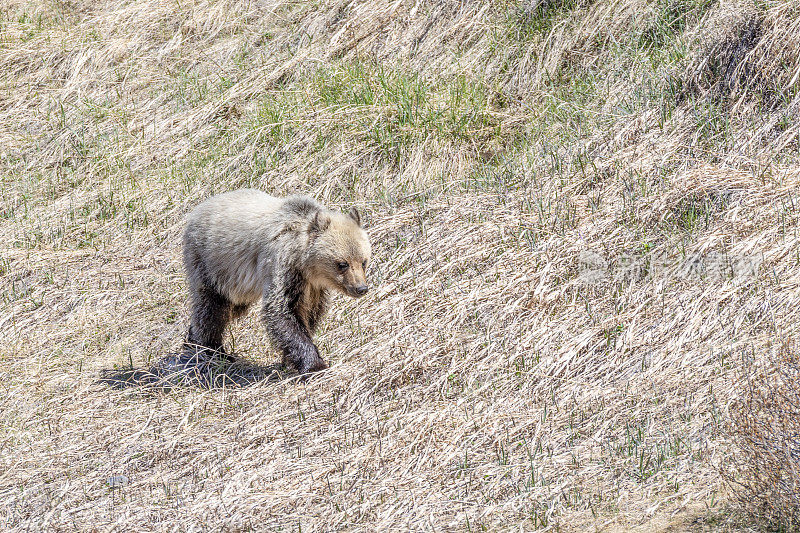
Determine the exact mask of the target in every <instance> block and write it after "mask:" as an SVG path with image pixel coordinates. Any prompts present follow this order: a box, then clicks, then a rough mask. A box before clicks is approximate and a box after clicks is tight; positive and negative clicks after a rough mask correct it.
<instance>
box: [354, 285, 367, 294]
mask: <svg viewBox="0 0 800 533" xmlns="http://www.w3.org/2000/svg"><path fill="white" fill-rule="evenodd" d="M368 290H369V287H367V286H366V285H361V286H359V287H356V294H358V295H359V296H364V295H365V294H367V291H368Z"/></svg>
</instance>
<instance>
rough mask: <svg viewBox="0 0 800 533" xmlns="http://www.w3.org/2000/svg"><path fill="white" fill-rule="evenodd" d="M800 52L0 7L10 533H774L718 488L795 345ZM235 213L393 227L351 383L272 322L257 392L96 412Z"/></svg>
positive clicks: (586, 26) (340, 364) (222, 391)
mask: <svg viewBox="0 0 800 533" xmlns="http://www.w3.org/2000/svg"><path fill="white" fill-rule="evenodd" d="M798 50H800V9H798V7H797V4H796V3H795V2H793V1H790V0H784V1H777V0H775V1H769V2H758V3H751V2H748V1H715V0H659V1H653V2H645V1H644V0H623V1H611V0H595V1H589V0H542V1H533V2H527V3H516V2H503V1H497V2H492V3H484V2H469V1H467V2H450V1H444V2H425V1H419V2H405V1H402V0H398V1H393V2H386V1H373V2H357V1H350V2H327V1H322V2H314V3H311V2H308V3H306V2H278V1H270V0H265V1H246V2H244V1H243V2H237V1H233V0H230V1H213V0H209V1H191V0H189V1H181V2H177V1H172V2H167V1H156V0H142V1H136V2H124V1H120V0H108V1H105V2H95V1H89V0H85V1H82V0H75V1H66V0H64V1H62V0H59V1H52V2H51V1H48V2H27V1H22V0H11V1H10V2H5V3H4V4H3V7H2V8H0V176H2V197H0V247H1V248H0V250H1V252H0V274H2V277H1V278H0V293H1V294H2V296H1V298H2V300H0V301H1V302H2V303H1V304H0V305H1V306H2V307H0V328H2V331H3V335H2V338H0V361H2V370H0V377H1V378H2V380H0V383H2V386H3V393H2V395H0V412H1V413H2V417H0V420H2V422H0V423H1V424H2V426H0V427H1V428H2V430H1V431H0V502H3V503H2V504H1V505H0V520H1V521H2V522H0V523H2V524H3V526H4V527H6V528H9V529H18V530H22V529H32V530H39V529H60V530H71V529H81V530H85V529H98V530H107V529H115V530H116V529H120V530H143V531H144V530H153V529H158V530H184V529H185V530H198V529H206V528H207V529H228V530H248V529H263V528H269V529H274V530H295V529H302V530H304V531H305V530H363V529H390V528H391V529H396V530H420V529H422V530H437V531H438V530H476V529H481V528H485V529H489V530H496V529H516V528H522V529H537V528H541V529H560V530H573V529H576V530H594V529H597V530H607V531H616V530H637V529H638V530H641V531H651V530H687V529H694V530H705V529H715V530H716V529H719V530H730V529H742V528H752V529H758V528H760V527H762V525H763V524H762V523H761V522H758V521H756V520H755V519H752V518H749V517H748V515H744V514H740V513H739V505H738V500H737V498H735V497H734V496H733V495H732V494H731V491H730V489H729V486H728V485H725V484H724V483H723V481H722V478H721V476H720V465H722V468H723V469H724V464H725V460H726V457H730V455H731V454H732V453H736V452H735V449H736V448H735V445H736V443H735V442H731V439H730V437H729V432H727V430H726V429H725V428H726V427H729V426H730V423H729V422H728V420H729V418H728V416H729V414H728V413H729V410H728V408H729V406H730V405H731V402H732V401H733V400H735V399H736V398H737V395H738V394H739V393H740V391H741V387H740V386H739V384H740V383H742V382H744V381H746V379H747V376H748V372H750V369H751V368H756V367H758V368H761V367H762V366H763V365H764V364H767V362H768V361H771V360H772V358H773V356H774V354H775V353H776V352H778V351H779V350H780V349H782V348H780V347H781V346H785V344H786V342H789V340H790V339H791V338H792V337H793V336H796V334H797V333H798V323H800V320H798V319H800V306H798V302H799V300H798V290H799V289H800V286H799V285H800V269H798V266H800V264H799V263H800V251H799V250H798V222H799V218H798V217H799V216H800V211H799V209H800V204H799V202H800V165H799V164H798V163H799V161H798V134H799V133H800V122H798V111H799V109H800V92H798V89H800V82H799V81H798V80H799V79H800V55H799V54H798ZM242 186H254V187H258V188H262V189H264V190H267V191H271V192H273V193H275V194H278V195H283V194H288V193H294V192H304V193H309V194H311V195H313V196H315V197H317V198H318V199H320V200H321V201H323V202H324V203H326V204H328V205H330V206H333V207H339V208H341V209H343V210H345V209H346V208H348V207H349V206H350V205H356V206H358V207H359V208H361V209H362V210H363V212H364V213H365V216H366V220H367V222H366V225H367V227H368V229H369V233H370V235H371V238H372V241H373V245H374V265H373V267H371V268H372V270H371V272H370V277H371V280H372V284H373V286H374V290H373V291H371V293H370V295H369V296H368V297H366V298H364V299H362V300H359V301H357V302H356V301H352V300H347V299H344V298H342V297H337V299H336V301H335V303H334V306H333V311H332V312H331V314H330V315H329V317H328V319H327V320H326V322H325V324H324V326H323V331H322V332H321V333H320V334H319V335H318V344H319V345H320V348H321V350H322V351H323V353H324V354H326V357H327V358H328V359H329V360H330V361H331V363H332V366H331V369H330V370H328V371H326V372H324V373H322V374H321V375H319V376H317V377H316V378H315V379H313V380H311V381H309V382H307V383H305V384H302V383H298V382H297V381H296V379H292V376H291V374H290V373H287V372H285V370H284V369H280V368H276V367H270V366H268V365H271V364H273V363H275V362H276V361H277V359H278V356H277V354H276V353H275V351H274V350H273V349H272V348H270V347H269V344H268V340H267V338H266V335H265V334H264V332H263V328H261V327H260V325H259V324H258V316H257V313H255V312H254V313H252V314H251V315H250V316H248V317H247V318H246V319H244V320H243V321H241V322H240V323H238V324H237V325H235V327H233V328H232V331H231V334H232V338H231V339H230V340H229V344H231V345H232V348H233V349H234V350H235V351H236V352H237V353H239V354H241V355H242V356H243V357H244V358H245V359H246V361H248V362H250V363H252V365H253V366H252V367H250V368H251V370H252V369H256V370H258V369H261V370H263V372H261V373H260V374H259V373H258V372H254V374H253V375H259V376H260V379H257V380H255V383H253V384H252V385H251V386H235V385H232V386H227V385H226V386H220V387H215V388H212V389H210V390H209V389H207V388H204V387H200V386H188V387H177V388H172V389H169V390H162V389H159V388H152V387H136V386H132V387H123V388H121V389H118V388H113V387H109V386H108V385H106V384H103V383H98V378H99V376H101V375H106V374H108V373H109V372H111V373H115V372H124V371H125V370H126V369H130V368H145V367H147V366H148V365H150V364H151V363H153V362H155V361H156V360H157V359H158V358H160V357H161V356H163V355H164V354H166V353H168V352H170V351H174V350H175V349H177V347H178V346H179V345H180V342H181V339H182V336H183V334H184V333H185V330H186V327H187V306H186V303H185V294H186V290H185V283H184V278H183V274H182V272H181V267H180V262H179V258H180V250H179V246H178V240H179V235H180V232H181V229H182V220H183V216H184V214H185V213H186V212H187V211H188V210H189V209H191V207H192V206H194V205H195V204H197V203H198V202H199V201H201V200H202V199H203V198H205V197H207V196H209V195H211V194H213V193H216V192H221V191H224V190H229V189H233V188H237V187H242ZM273 370H275V372H272V371H273ZM732 446H733V448H732Z"/></svg>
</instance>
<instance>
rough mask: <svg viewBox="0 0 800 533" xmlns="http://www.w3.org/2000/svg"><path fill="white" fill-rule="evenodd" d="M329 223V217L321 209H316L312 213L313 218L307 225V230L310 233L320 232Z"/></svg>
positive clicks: (326, 227)
mask: <svg viewBox="0 0 800 533" xmlns="http://www.w3.org/2000/svg"><path fill="white" fill-rule="evenodd" d="M330 224H331V217H329V216H328V215H327V214H326V213H323V212H322V211H317V212H316V213H315V214H314V218H313V219H312V220H311V226H309V228H308V231H309V232H311V233H322V232H323V231H325V230H326V229H328V226H330Z"/></svg>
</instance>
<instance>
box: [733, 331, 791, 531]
mask: <svg viewBox="0 0 800 533" xmlns="http://www.w3.org/2000/svg"><path fill="white" fill-rule="evenodd" d="M776 348H777V349H775V350H771V351H770V354H769V357H767V358H762V360H761V361H758V362H756V361H752V360H751V361H748V362H749V363H750V364H749V365H748V364H745V365H743V367H744V368H743V370H744V372H745V375H746V379H745V380H743V385H744V386H743V387H742V390H741V392H740V396H739V397H738V398H736V399H735V400H734V401H733V402H732V403H731V408H730V413H731V418H730V421H729V423H728V425H727V427H726V428H725V430H726V431H727V432H728V433H729V434H730V437H731V440H732V442H733V443H734V447H733V448H732V449H731V451H730V453H729V454H726V457H725V460H724V462H723V465H722V473H723V475H724V476H725V479H726V481H728V483H729V484H730V486H731V489H732V491H733V493H734V494H735V495H736V496H737V497H738V498H739V500H740V502H741V503H742V505H743V506H744V507H745V508H747V509H748V510H749V511H750V512H751V513H752V514H754V515H756V516H762V517H763V518H764V519H765V521H766V522H767V523H771V524H772V525H773V526H774V527H775V528H776V529H783V530H786V531H794V530H797V528H798V527H800V468H798V453H800V431H798V429H799V428H798V414H799V413H798V409H800V359H798V355H797V349H796V348H795V347H794V346H793V345H792V344H791V343H789V342H786V343H784V344H782V345H780V346H778V347H776Z"/></svg>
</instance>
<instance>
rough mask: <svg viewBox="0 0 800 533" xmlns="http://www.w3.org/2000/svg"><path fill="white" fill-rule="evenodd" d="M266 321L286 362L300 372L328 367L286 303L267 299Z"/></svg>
mask: <svg viewBox="0 0 800 533" xmlns="http://www.w3.org/2000/svg"><path fill="white" fill-rule="evenodd" d="M264 322H265V324H266V326H267V331H269V334H270V336H271V337H272V339H273V340H274V341H275V344H277V346H278V348H280V350H281V352H283V358H284V362H288V363H291V364H292V365H294V367H295V368H296V369H297V371H298V372H299V373H300V374H307V373H309V372H317V371H319V370H324V369H326V368H328V365H327V364H326V363H325V361H323V360H322V358H321V357H320V355H319V350H318V349H317V347H316V346H315V345H314V342H313V341H312V340H311V336H310V335H309V334H308V332H307V331H306V329H305V326H303V324H302V323H301V322H300V319H299V318H298V317H297V316H296V315H295V314H294V313H293V312H292V311H291V310H289V309H288V308H287V306H286V305H282V304H279V303H277V302H274V301H270V300H267V301H266V302H265V303H264Z"/></svg>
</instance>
